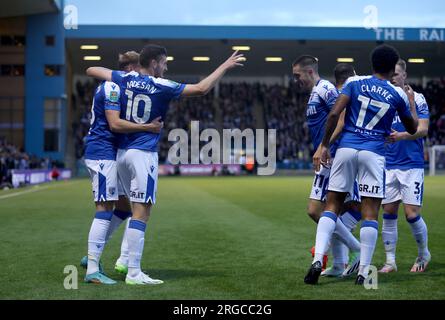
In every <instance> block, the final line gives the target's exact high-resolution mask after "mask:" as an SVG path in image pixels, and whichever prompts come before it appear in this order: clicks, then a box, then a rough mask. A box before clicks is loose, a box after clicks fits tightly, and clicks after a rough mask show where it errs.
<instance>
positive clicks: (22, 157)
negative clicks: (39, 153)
mask: <svg viewBox="0 0 445 320" xmlns="http://www.w3.org/2000/svg"><path fill="white" fill-rule="evenodd" d="M53 166H57V167H59V168H61V167H63V164H62V163H59V162H56V161H51V160H50V159H49V158H43V159H42V158H38V157H36V156H34V155H29V154H27V153H26V152H24V151H23V149H20V148H17V147H16V146H14V145H12V144H9V143H8V142H7V141H6V139H4V138H1V137H0V186H1V187H3V186H5V185H10V184H11V182H12V181H11V178H12V175H11V170H15V169H17V170H25V169H51V168H53Z"/></svg>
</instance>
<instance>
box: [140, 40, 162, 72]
mask: <svg viewBox="0 0 445 320" xmlns="http://www.w3.org/2000/svg"><path fill="white" fill-rule="evenodd" d="M161 56H167V49H165V48H164V47H161V46H158V45H156V44H147V45H146V46H145V47H144V48H143V49H142V51H141V53H140V54H139V64H140V65H141V66H142V67H143V68H148V67H149V66H150V62H151V60H156V61H159V59H160V58H161Z"/></svg>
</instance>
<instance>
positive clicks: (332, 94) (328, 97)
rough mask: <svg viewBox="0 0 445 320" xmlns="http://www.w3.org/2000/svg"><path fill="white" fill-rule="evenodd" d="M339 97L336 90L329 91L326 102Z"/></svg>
mask: <svg viewBox="0 0 445 320" xmlns="http://www.w3.org/2000/svg"><path fill="white" fill-rule="evenodd" d="M336 96H337V92H336V91H335V90H329V91H328V92H327V93H326V100H328V101H329V100H331V99H333V98H335V97H336Z"/></svg>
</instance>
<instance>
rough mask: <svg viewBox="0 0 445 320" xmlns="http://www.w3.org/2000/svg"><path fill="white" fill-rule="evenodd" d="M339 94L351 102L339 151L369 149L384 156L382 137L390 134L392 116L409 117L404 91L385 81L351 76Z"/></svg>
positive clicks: (348, 106)
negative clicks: (345, 96)
mask: <svg viewBox="0 0 445 320" xmlns="http://www.w3.org/2000/svg"><path fill="white" fill-rule="evenodd" d="M341 94H344V95H347V96H348V97H349V99H350V100H349V104H348V105H347V106H346V114H345V126H344V128H343V133H342V136H341V139H340V145H339V148H353V149H356V150H368V151H372V152H374V153H377V154H379V155H382V156H384V155H385V138H386V137H387V136H388V135H389V134H390V133H391V126H392V122H393V119H394V116H395V113H396V112H397V113H398V114H399V116H400V117H405V118H409V117H411V112H410V109H409V101H408V97H407V96H406V94H405V92H404V91H403V90H402V89H401V88H398V87H395V86H393V85H392V84H391V83H390V82H389V81H388V80H382V79H379V78H377V77H375V76H354V77H350V78H349V79H348V80H347V81H346V83H345V85H344V87H343V89H342V91H341Z"/></svg>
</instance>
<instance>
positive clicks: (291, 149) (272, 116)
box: [73, 79, 445, 169]
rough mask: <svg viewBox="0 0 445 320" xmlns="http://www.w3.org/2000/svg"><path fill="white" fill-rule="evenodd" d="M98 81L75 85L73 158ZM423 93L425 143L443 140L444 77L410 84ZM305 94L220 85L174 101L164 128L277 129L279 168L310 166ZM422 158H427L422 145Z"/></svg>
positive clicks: (163, 147) (165, 145)
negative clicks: (426, 109) (194, 124)
mask: <svg viewBox="0 0 445 320" xmlns="http://www.w3.org/2000/svg"><path fill="white" fill-rule="evenodd" d="M96 85H97V83H95V82H94V81H87V82H84V83H82V82H80V81H78V82H77V83H76V96H75V97H74V101H76V106H77V107H76V108H77V109H78V114H79V116H78V121H77V122H75V123H73V134H74V137H73V138H74V139H75V145H76V157H77V159H80V158H82V155H83V139H84V137H85V136H86V134H87V133H88V129H89V126H90V119H91V99H92V97H93V93H94V90H95V88H96ZM412 86H413V88H414V90H416V91H418V92H420V93H423V94H424V95H425V98H426V100H427V102H428V104H429V107H430V112H431V123H430V131H429V136H428V139H427V146H432V145H435V144H445V79H440V80H430V81H428V82H427V84H426V86H425V87H422V86H421V85H417V84H412ZM307 99H308V96H307V94H300V93H298V92H297V91H296V90H295V88H294V87H293V83H290V84H289V85H288V86H284V85H279V84H274V85H268V84H260V83H255V84H248V83H222V84H220V86H219V95H218V96H216V95H215V92H214V91H212V92H211V93H210V94H209V95H207V96H205V97H200V98H193V99H181V100H179V101H174V102H173V103H172V105H171V107H170V110H169V112H168V115H167V119H168V121H167V122H166V124H165V132H169V131H170V130H172V129H174V128H182V129H184V130H186V131H189V130H190V121H193V120H199V121H200V123H199V125H200V128H199V129H200V132H201V131H202V130H204V129H206V128H215V129H217V130H219V131H220V130H221V129H230V128H240V129H241V130H244V129H246V128H252V129H255V128H261V127H262V128H266V129H277V160H278V162H279V166H280V167H281V168H296V169H310V168H311V155H312V153H313V148H312V145H311V142H310V137H309V132H308V128H307V124H306V112H305V108H306V102H307ZM256 104H258V105H259V106H260V108H261V110H262V112H263V116H264V123H263V124H261V122H259V121H257V120H258V119H256V115H255V112H254V106H255V105H256ZM172 143H173V142H169V141H168V134H166V133H164V135H163V137H162V141H161V144H160V157H159V158H160V161H161V163H163V162H164V163H165V162H166V161H167V154H168V150H169V148H170V146H171V144H172ZM425 153H426V155H425V158H426V159H427V158H428V154H427V149H426V152H425Z"/></svg>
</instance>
